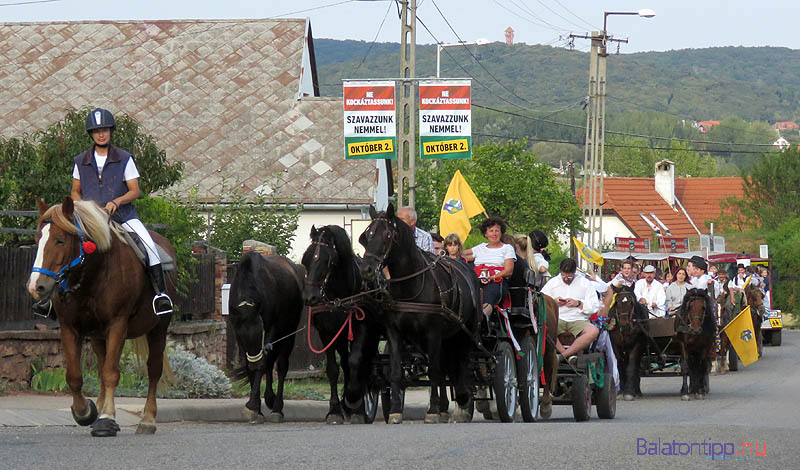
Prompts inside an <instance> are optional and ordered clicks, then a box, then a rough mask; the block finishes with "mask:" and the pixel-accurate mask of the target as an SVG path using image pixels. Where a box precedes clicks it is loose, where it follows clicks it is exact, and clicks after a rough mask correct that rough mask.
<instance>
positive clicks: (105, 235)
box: [42, 201, 121, 252]
mask: <svg viewBox="0 0 800 470" xmlns="http://www.w3.org/2000/svg"><path fill="white" fill-rule="evenodd" d="M73 203H74V205H75V209H74V216H75V218H77V219H78V221H79V223H80V225H81V230H82V231H83V233H84V235H85V236H86V238H88V239H89V240H92V241H93V242H94V243H95V245H97V249H98V250H100V251H101V252H106V251H108V250H109V249H110V248H111V235H112V232H113V233H114V234H115V235H117V236H118V237H119V233H118V231H117V229H116V228H115V229H112V228H111V226H110V224H109V221H108V219H109V217H108V214H107V213H106V212H105V211H104V210H103V209H101V208H100V206H98V205H97V204H96V203H95V202H93V201H73ZM42 219H50V220H52V221H53V223H54V224H56V225H57V226H58V227H59V228H60V229H62V230H64V231H66V232H68V233H71V234H73V235H77V234H78V228H77V227H76V226H75V224H74V222H73V221H72V220H70V219H68V218H67V217H65V216H64V212H63V210H62V205H61V204H57V205H55V206H53V207H50V208H49V209H47V211H45V213H44V214H43V215H42ZM120 239H121V238H120Z"/></svg>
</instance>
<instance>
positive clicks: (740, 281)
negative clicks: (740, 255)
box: [728, 264, 750, 292]
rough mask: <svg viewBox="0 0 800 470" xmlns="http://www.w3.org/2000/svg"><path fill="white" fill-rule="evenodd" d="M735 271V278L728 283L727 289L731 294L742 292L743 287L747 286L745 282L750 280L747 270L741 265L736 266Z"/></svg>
mask: <svg viewBox="0 0 800 470" xmlns="http://www.w3.org/2000/svg"><path fill="white" fill-rule="evenodd" d="M736 271H737V273H736V276H734V277H733V279H731V280H730V281H728V289H729V290H730V291H731V292H742V291H743V290H744V286H745V285H747V281H748V280H750V274H748V273H747V269H746V268H745V267H744V265H743V264H739V265H738V266H736Z"/></svg>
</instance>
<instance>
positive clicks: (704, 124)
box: [697, 121, 719, 134]
mask: <svg viewBox="0 0 800 470" xmlns="http://www.w3.org/2000/svg"><path fill="white" fill-rule="evenodd" d="M714 126H719V121H700V122H698V123H697V128H698V129H699V130H700V132H702V133H703V134H705V133H706V132H708V131H710V130H711V128H712V127H714Z"/></svg>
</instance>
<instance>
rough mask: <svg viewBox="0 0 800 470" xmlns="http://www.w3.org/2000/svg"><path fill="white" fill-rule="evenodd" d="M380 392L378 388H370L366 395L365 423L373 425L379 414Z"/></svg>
mask: <svg viewBox="0 0 800 470" xmlns="http://www.w3.org/2000/svg"><path fill="white" fill-rule="evenodd" d="M379 396H380V390H379V389H378V387H375V386H370V387H368V388H367V391H366V393H364V422H365V423H367V424H372V423H373V422H374V421H375V416H376V415H377V414H378V397H379Z"/></svg>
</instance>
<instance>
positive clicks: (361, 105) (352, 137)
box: [344, 80, 397, 159]
mask: <svg viewBox="0 0 800 470" xmlns="http://www.w3.org/2000/svg"><path fill="white" fill-rule="evenodd" d="M394 87H395V85H394V82H391V81H347V80H346V81H345V82H344V155H345V158H346V159H379V158H383V159H385V158H389V159H394V158H396V155H397V151H396V148H397V123H396V121H395V117H396V114H395V112H396V111H395V96H394Z"/></svg>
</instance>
